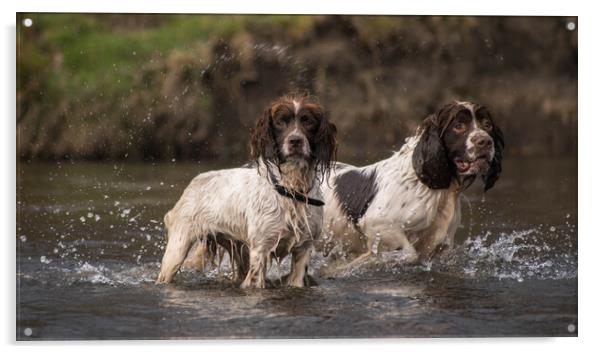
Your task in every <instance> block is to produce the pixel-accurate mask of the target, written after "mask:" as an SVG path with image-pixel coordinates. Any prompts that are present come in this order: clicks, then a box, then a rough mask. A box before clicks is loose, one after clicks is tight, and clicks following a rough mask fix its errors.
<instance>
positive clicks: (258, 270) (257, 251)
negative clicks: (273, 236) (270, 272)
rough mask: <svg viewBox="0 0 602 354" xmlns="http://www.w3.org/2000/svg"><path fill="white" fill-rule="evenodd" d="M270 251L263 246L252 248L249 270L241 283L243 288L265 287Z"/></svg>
mask: <svg viewBox="0 0 602 354" xmlns="http://www.w3.org/2000/svg"><path fill="white" fill-rule="evenodd" d="M268 256H269V252H268V251H265V250H263V248H255V247H253V248H251V250H250V252H249V261H250V262H249V263H250V267H249V272H248V273H247V276H246V278H245V280H244V281H243V282H242V284H241V285H240V287H241V288H243V289H246V288H265V271H266V262H267V258H268Z"/></svg>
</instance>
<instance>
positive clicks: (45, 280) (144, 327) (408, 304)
mask: <svg viewBox="0 0 602 354" xmlns="http://www.w3.org/2000/svg"><path fill="white" fill-rule="evenodd" d="M216 167H217V166H209V165H203V164H198V163H182V162H176V161H172V162H169V163H160V164H150V163H147V164H131V163H120V162H118V163H102V164H92V163H71V162H68V161H65V162H60V163H33V162H25V161H20V162H19V163H18V169H17V235H16V246H17V247H16V248H17V257H16V260H17V275H16V281H17V304H16V306H17V325H16V330H17V333H16V336H17V339H18V340H40V339H52V340H68V339H167V338H170V339H171V338H317V337H343V338H346V337H353V338H357V337H449V336H463V337H465V336H469V337H472V336H576V335H577V333H578V326H577V163H576V159H566V160H562V159H560V160H558V159H556V160H554V159H539V158H538V159H534V158H533V159H506V160H505V161H504V172H503V173H502V177H501V179H500V180H499V182H498V183H497V185H496V186H495V187H494V188H493V189H492V190H491V191H489V192H487V194H486V195H483V194H482V193H481V189H482V186H481V185H478V184H475V185H474V186H473V187H471V188H470V189H469V191H468V192H467V193H465V195H466V197H465V198H463V202H462V204H463V215H462V225H461V228H460V229H459V230H458V233H457V235H456V247H455V249H454V250H453V251H452V252H451V253H450V254H449V255H448V256H446V257H444V258H443V259H439V260H437V261H435V262H433V263H431V264H427V265H419V266H401V265H399V263H398V262H397V257H398V256H399V255H397V254H396V253H389V254H383V255H380V256H379V257H378V258H375V259H372V260H370V261H368V262H366V263H365V264H363V265H361V266H360V267H359V268H357V269H355V270H353V271H351V272H347V273H343V274H336V272H332V269H331V268H332V267H331V264H330V263H329V259H326V258H323V257H322V256H321V255H319V254H314V256H313V258H312V264H311V268H310V273H311V274H313V275H314V277H315V278H316V279H317V281H318V283H319V285H318V286H314V287H311V288H305V289H291V288H271V289H265V290H241V289H238V288H236V287H234V286H233V285H232V284H231V283H230V282H229V280H228V275H229V274H228V266H227V264H224V265H223V266H222V269H221V271H217V270H214V271H211V272H209V273H207V274H202V273H195V272H191V271H182V272H180V273H179V274H178V275H177V276H176V279H175V283H174V284H171V285H167V286H156V285H154V279H155V277H156V276H157V273H158V270H159V266H160V263H159V262H160V259H161V256H162V254H163V248H164V246H165V242H164V235H163V224H162V220H163V215H164V214H165V212H166V211H168V210H169V209H170V208H171V207H172V206H173V204H174V203H175V202H176V201H177V199H178V198H179V196H180V194H181V192H182V190H183V188H184V187H185V186H186V185H187V184H188V182H189V181H190V180H191V179H192V178H193V177H194V176H195V175H196V174H198V173H200V172H202V171H205V170H207V169H211V168H216ZM286 267H287V264H286V262H285V263H284V264H282V265H280V266H279V267H278V266H273V267H272V268H271V269H270V271H269V274H270V276H271V277H272V278H274V279H276V278H277V277H278V276H279V275H280V274H284V273H285V272H286Z"/></svg>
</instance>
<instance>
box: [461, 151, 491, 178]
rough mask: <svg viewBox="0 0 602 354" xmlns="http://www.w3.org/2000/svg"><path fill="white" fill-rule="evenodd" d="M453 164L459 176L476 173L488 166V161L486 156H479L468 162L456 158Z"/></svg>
mask: <svg viewBox="0 0 602 354" xmlns="http://www.w3.org/2000/svg"><path fill="white" fill-rule="evenodd" d="M454 163H455V164H456V169H457V170H458V173H460V174H465V173H477V172H479V171H482V170H484V169H485V168H487V167H488V166H489V159H488V158H487V156H486V155H479V156H477V157H476V158H475V159H474V160H470V161H467V160H464V159H462V158H456V159H455V160H454Z"/></svg>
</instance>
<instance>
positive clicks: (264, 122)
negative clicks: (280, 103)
mask: <svg viewBox="0 0 602 354" xmlns="http://www.w3.org/2000/svg"><path fill="white" fill-rule="evenodd" d="M271 120H272V109H271V107H268V108H266V109H265V111H264V112H263V115H261V116H260V117H259V118H258V119H257V121H256V122H255V128H254V129H253V132H252V134H251V158H252V159H253V160H254V161H255V162H257V161H259V159H260V158H261V159H263V160H264V161H265V162H276V160H277V150H276V139H275V138H274V132H273V128H272V122H271Z"/></svg>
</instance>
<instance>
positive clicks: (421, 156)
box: [412, 106, 452, 189]
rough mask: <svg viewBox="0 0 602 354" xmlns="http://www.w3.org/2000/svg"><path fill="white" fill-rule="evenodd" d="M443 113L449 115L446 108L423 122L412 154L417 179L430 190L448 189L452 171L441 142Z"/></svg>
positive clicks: (443, 122)
mask: <svg viewBox="0 0 602 354" xmlns="http://www.w3.org/2000/svg"><path fill="white" fill-rule="evenodd" d="M445 112H447V113H449V109H448V107H447V106H446V107H444V108H442V109H440V110H439V111H438V112H437V113H436V114H435V115H431V116H429V117H427V118H426V119H425V120H424V122H423V123H422V127H421V130H422V134H421V136H420V140H419V141H418V144H417V145H416V148H415V149H414V153H413V154H412V165H413V166H414V171H416V175H417V176H418V179H420V181H421V182H422V183H424V184H426V185H427V186H428V187H429V188H431V189H445V188H449V186H450V184H451V181H452V169H451V167H450V165H449V162H448V159H447V153H446V151H445V147H444V145H443V141H442V140H441V130H442V127H441V125H443V124H446V121H445V119H444V118H445V117H444V115H445Z"/></svg>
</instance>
